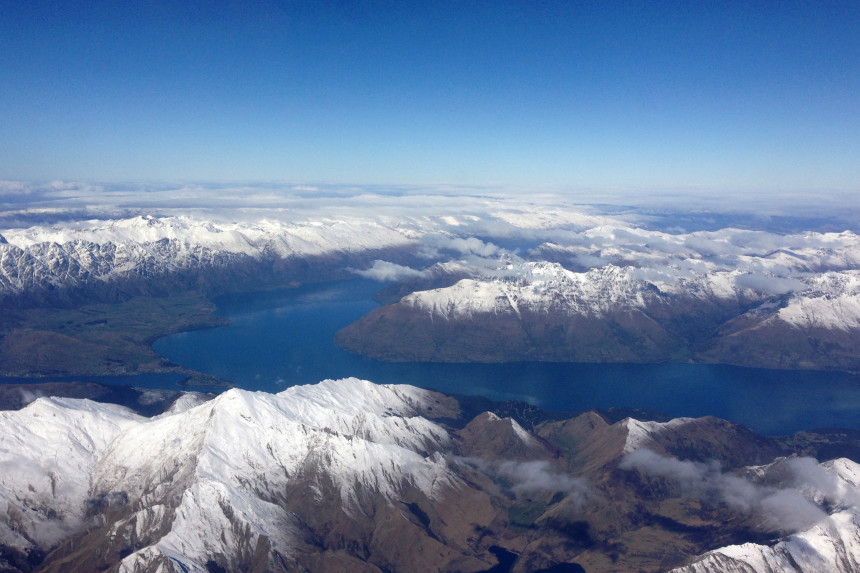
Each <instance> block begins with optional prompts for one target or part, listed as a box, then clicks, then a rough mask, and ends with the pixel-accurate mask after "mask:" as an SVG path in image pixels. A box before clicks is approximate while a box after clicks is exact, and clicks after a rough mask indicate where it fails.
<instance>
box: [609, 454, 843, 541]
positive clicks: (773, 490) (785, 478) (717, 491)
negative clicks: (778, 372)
mask: <svg viewBox="0 0 860 573" xmlns="http://www.w3.org/2000/svg"><path fill="white" fill-rule="evenodd" d="M619 467H620V468H621V469H624V470H638V471H640V472H642V473H644V474H646V475H648V476H655V477H662V478H665V479H668V480H671V481H674V482H675V483H677V484H678V486H679V487H680V489H681V491H682V494H683V495H686V496H690V497H695V498H698V499H702V500H707V501H711V502H717V503H725V504H726V506H727V507H729V508H730V509H731V510H733V511H735V512H737V513H739V514H742V515H745V516H751V517H757V518H759V519H761V522H762V526H763V527H765V528H767V529H771V530H781V531H800V530H803V529H807V528H809V527H810V526H812V525H814V524H815V523H817V522H818V521H820V520H822V519H824V518H825V517H827V513H826V512H825V511H824V510H823V509H821V507H819V505H818V504H817V503H815V501H813V500H817V501H819V502H827V503H835V504H840V503H849V502H852V501H856V500H852V499H848V498H847V496H848V495H850V494H847V493H846V492H847V490H846V488H844V487H840V484H839V481H840V480H839V478H837V477H836V476H835V475H833V474H831V473H829V472H827V471H826V470H825V469H824V468H822V467H821V466H820V465H819V464H818V462H817V461H816V460H814V459H812V458H792V459H788V460H785V461H783V462H780V463H779V464H778V465H777V466H776V469H775V470H773V471H774V472H776V473H778V474H779V477H780V480H779V482H780V486H779V487H777V486H773V485H766V484H761V483H755V482H753V481H751V480H749V479H747V478H744V477H741V476H737V475H734V474H730V473H725V472H723V471H722V468H721V466H720V464H719V462H710V463H700V462H692V461H682V460H679V459H677V458H673V457H668V456H663V455H660V454H657V453H655V452H653V451H651V450H648V449H641V450H636V451H635V452H632V453H630V454H628V455H627V456H625V457H624V459H623V460H622V461H621V463H620V464H619Z"/></svg>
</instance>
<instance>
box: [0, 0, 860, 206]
mask: <svg viewBox="0 0 860 573" xmlns="http://www.w3.org/2000/svg"><path fill="white" fill-rule="evenodd" d="M0 178H4V179H22V180H29V179H36V180H51V179H58V178H62V179H84V180H140V179H144V180H187V181H188V180H208V181H230V180H233V181H236V180H284V181H305V182H333V183H350V182H354V183H393V184H397V183H403V184H413V183H443V182H445V183H462V184H470V185H476V184H477V185H482V184H501V185H513V186H524V187H527V186H529V185H550V186H553V185H558V186H573V187H577V186H591V187H601V186H606V187H617V186H622V187H624V186H629V187H646V188H647V187H659V186H668V187H698V186H703V187H705V188H714V189H719V188H739V187H740V188H746V187H749V188H759V189H774V190H780V189H790V190H795V189H801V190H803V189H824V188H840V189H849V190H850V189H858V190H860V2H858V1H857V0H852V1H848V2H827V1H812V2H791V1H772V2H754V1H741V2H728V1H721V2H708V1H694V0H689V1H686V2H668V1H667V2H661V1H657V0H653V1H643V2H635V1H629V2H573V1H571V2H543V1H540V0H531V1H523V2H502V1H499V2H466V1H457V2H448V1H444V0H441V1H420V2H363V1H360V0H354V1H348V2H293V1H289V0H280V1H275V0H259V1H256V2H240V1H234V2H219V1H217V0H216V1H196V0H190V1H183V2H168V1H164V2H136V1H134V0H131V1H122V2H120V1H115V0H110V1H105V2H103V1H100V0H86V1H81V2H78V1H75V0H68V1H59V0H58V1H55V2H48V1H41V0H33V1H27V0H0Z"/></svg>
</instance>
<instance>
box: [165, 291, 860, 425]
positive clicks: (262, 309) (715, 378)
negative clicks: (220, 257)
mask: <svg viewBox="0 0 860 573" xmlns="http://www.w3.org/2000/svg"><path fill="white" fill-rule="evenodd" d="M379 288H380V284H379V283H377V282H373V281H369V280H364V279H355V280H349V281H342V282H335V283H327V284H322V285H308V286H303V287H300V288H295V289H285V290H279V291H272V292H264V293H254V294H245V295H240V296H231V297H225V298H222V299H220V300H219V301H218V302H217V304H218V312H219V313H220V314H222V315H223V316H225V317H226V318H228V319H229V320H230V321H231V324H230V325H229V326H225V327H219V328H213V329H208V330H198V331H192V332H184V333H180V334H175V335H171V336H168V337H165V338H162V339H160V340H158V341H157V342H156V343H155V345H154V348H155V350H156V351H158V352H159V353H161V354H163V355H164V356H167V357H168V358H169V359H170V360H172V361H173V362H176V363H178V364H181V365H183V366H186V367H188V368H193V369H195V370H199V371H202V372H205V373H207V374H211V375H214V376H217V377H219V378H224V379H227V380H230V381H232V382H234V383H235V384H236V385H237V386H239V387H241V388H246V389H249V390H263V391H266V392H278V391H281V390H283V389H285V388H287V387H289V386H293V385H296V384H312V383H316V382H318V381H320V380H324V379H327V378H332V379H337V378H344V377H349V376H355V377H358V378H364V379H367V380H371V381H373V382H376V383H380V384H413V385H415V386H420V387H423V388H431V389H435V390H439V391H441V392H448V393H460V394H472V395H481V396H486V397H487V398H490V399H493V400H508V399H517V400H524V401H526V402H529V403H531V404H534V405H536V406H539V407H542V408H545V409H549V410H560V411H569V412H579V411H584V410H589V409H592V408H611V407H630V408H642V409H648V410H654V411H659V412H663V413H665V414H669V415H671V416H705V415H712V416H717V417H720V418H724V419H727V420H731V421H733V422H736V423H739V424H743V425H744V426H747V427H750V428H752V429H754V430H756V431H758V432H760V433H763V434H768V435H785V434H790V433H793V432H796V431H799V430H803V429H813V428H850V429H858V430H860V383H858V380H857V377H856V376H852V375H850V374H847V373H843V372H821V371H789V370H768V369H754V368H740V367H735V366H726V365H708V364H686V363H684V364H679V363H664V364H571V363H547V362H518V363H508V364H439V363H420V362H419V363H416V362H410V363H385V362H380V361H377V360H372V359H369V358H366V357H362V356H357V355H354V354H350V353H348V352H345V351H343V350H341V349H340V348H338V347H337V346H335V345H334V342H333V339H334V333H335V332H336V331H337V330H338V329H340V328H342V327H344V326H346V325H347V324H349V323H350V322H352V321H354V320H356V319H358V318H359V317H361V316H362V315H364V314H366V313H367V312H369V311H370V310H372V309H373V308H374V307H376V306H377V303H376V302H374V301H373V299H372V296H373V294H374V293H375V292H376V291H377V290H378V289H379Z"/></svg>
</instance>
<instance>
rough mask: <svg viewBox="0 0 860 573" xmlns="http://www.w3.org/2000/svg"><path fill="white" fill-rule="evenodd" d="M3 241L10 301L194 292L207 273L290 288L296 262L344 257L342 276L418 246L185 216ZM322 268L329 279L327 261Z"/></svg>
mask: <svg viewBox="0 0 860 573" xmlns="http://www.w3.org/2000/svg"><path fill="white" fill-rule="evenodd" d="M3 238H4V240H3V241H2V242H0V296H5V297H8V296H11V295H27V294H32V295H38V294H40V293H44V292H51V291H56V290H58V289H64V290H68V289H76V288H78V289H89V290H90V291H91V292H96V293H98V292H99V289H104V288H106V286H105V285H110V284H120V285H122V284H131V285H132V286H134V283H135V281H140V280H144V279H147V280H152V279H162V280H164V281H165V284H166V285H168V286H169V285H171V282H170V281H171V280H176V279H177V277H179V278H182V277H183V273H185V274H188V275H190V276H191V277H192V279H188V281H190V282H189V284H188V285H186V286H185V288H190V287H192V286H195V285H196V286H199V275H200V274H201V273H205V272H207V271H209V272H221V273H226V274H227V275H228V276H230V275H231V274H238V275H239V277H241V276H243V275H249V274H250V275H256V276H253V277H252V279H251V281H252V283H253V282H256V284H258V285H259V284H265V281H267V280H272V279H271V277H270V276H269V275H273V274H274V275H275V276H276V279H277V280H280V282H281V283H283V284H289V282H290V281H291V280H295V279H297V278H300V277H299V276H298V275H299V273H298V272H297V271H296V269H294V268H292V267H291V266H290V265H289V264H288V261H290V260H292V259H308V258H313V257H316V258H324V257H326V256H332V255H340V256H341V257H346V258H345V259H338V260H337V261H336V262H337V264H338V265H339V266H340V270H341V273H343V272H344V267H347V266H349V264H350V262H354V261H352V259H350V258H349V256H350V255H353V256H354V255H356V254H360V253H365V252H368V253H371V252H377V251H380V250H383V249H386V248H402V247H405V246H407V245H409V244H410V243H411V242H412V240H411V239H410V238H409V237H408V236H406V235H405V234H403V233H401V232H399V231H398V230H397V229H395V228H392V227H387V226H384V225H382V224H379V223H377V222H374V221H368V220H355V221H343V220H338V221H327V220H319V221H317V220H315V221H307V222H299V223H284V222H280V221H276V220H266V219H264V220H260V221H257V222H256V223H216V222H211V221H206V220H201V219H193V218H190V217H185V216H172V217H152V216H140V217H135V218H131V219H121V220H108V221H85V222H78V223H76V224H74V225H70V226H61V227H32V228H27V229H13V230H7V231H4V236H3ZM319 266H320V267H321V270H320V271H318V272H324V270H325V263H324V261H320V262H319ZM281 267H284V268H281ZM279 271H280V272H281V274H283V275H284V276H278V272H279ZM234 280H235V279H234ZM150 288H156V289H158V286H157V285H156V286H155V287H153V286H152V285H150ZM162 290H167V291H169V290H170V288H163V289H162ZM144 292H145V291H144Z"/></svg>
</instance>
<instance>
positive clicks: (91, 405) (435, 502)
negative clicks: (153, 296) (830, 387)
mask: <svg viewBox="0 0 860 573" xmlns="http://www.w3.org/2000/svg"><path fill="white" fill-rule="evenodd" d="M468 410H469V405H468V404H466V403H462V404H461V403H458V402H457V400H455V399H453V398H450V397H446V396H444V395H442V394H438V393H434V392H430V391H427V390H421V389H418V388H414V387H410V386H376V385H374V384H371V383H369V382H364V381H359V380H355V379H347V380H341V381H325V382H322V383H320V384H317V385H313V386H301V387H294V388H290V389H288V390H286V391H284V392H282V393H280V394H277V395H271V394H265V393H253V392H246V391H240V390H231V391H229V392H226V393H224V394H222V395H220V396H218V397H217V398H214V399H212V400H209V401H205V402H202V403H201V402H200V397H199V396H195V395H189V397H188V398H187V399H180V400H179V401H177V402H176V403H175V404H174V405H173V406H172V407H171V408H170V409H169V410H168V411H167V412H165V413H164V414H161V415H158V416H155V417H153V418H144V417H141V416H139V415H137V414H135V413H133V412H132V411H130V410H128V409H126V408H124V407H122V406H117V405H109V404H101V403H97V402H92V401H89V400H81V399H72V398H39V399H37V400H35V401H33V402H32V403H30V404H29V405H28V406H26V407H25V408H23V409H22V410H18V411H7V412H0V435H2V436H3V440H2V442H0V466H2V467H5V468H9V469H10V471H4V472H2V473H0V568H2V570H5V571H36V570H38V571H70V570H77V571H80V570H111V571H128V572H131V571H162V572H168V571H169V572H174V571H175V572H180V571H184V572H189V571H210V572H211V571H344V570H350V571H515V572H525V571H582V570H585V571H588V572H596V571H619V572H620V571H631V570H640V571H666V570H668V569H671V568H673V567H680V566H685V565H686V564H687V563H688V562H689V563H690V565H689V566H688V568H686V569H683V571H717V570H726V569H725V567H723V565H725V564H726V563H732V564H733V566H734V567H735V568H736V569H737V570H743V571H762V572H763V571H769V572H782V571H786V572H787V571H795V570H801V569H798V568H797V564H806V563H811V564H813V565H815V566H821V567H823V568H820V569H818V570H828V571H854V570H855V569H854V568H853V567H854V565H853V564H855V563H857V562H858V560H860V545H858V544H857V543H856V539H857V537H858V533H857V532H858V531H860V529H858V527H857V525H856V505H855V504H856V503H857V500H858V499H860V498H858V495H860V481H858V476H860V466H858V465H857V464H855V463H854V462H853V461H850V460H847V459H836V460H833V461H830V462H827V463H824V464H818V463H817V462H816V461H815V460H813V459H812V458H807V457H788V458H786V457H782V456H785V455H787V454H791V453H792V452H798V451H799V450H796V449H794V448H793V447H792V446H790V445H789V444H790V440H777V439H772V438H764V437H761V436H758V435H756V434H754V433H753V432H751V431H749V430H746V429H745V428H742V427H740V426H736V425H733V424H730V423H728V422H725V421H722V420H718V419H715V418H701V419H677V420H672V421H670V422H664V423H658V422H647V421H644V422H643V421H637V420H633V419H630V418H626V419H624V420H622V421H619V422H616V423H614V424H610V423H609V422H607V421H606V420H605V419H604V418H602V417H601V416H599V415H598V414H596V413H586V414H583V415H581V416H578V417H576V418H572V419H569V420H556V421H553V420H552V419H551V418H549V419H546V421H543V422H538V420H539V419H540V417H535V416H532V418H531V420H530V422H526V421H525V420H522V421H523V423H525V424H527V426H523V424H521V423H519V422H517V421H516V420H513V419H511V418H504V417H500V416H499V415H497V414H494V413H491V412H485V413H481V414H479V415H477V416H474V417H472V418H471V419H470V417H471V416H470V415H468V416H467V415H465V412H467V411H468ZM532 414H534V412H533V413H532ZM808 445H809V444H808V443H807V447H808ZM855 445H856V444H855ZM802 453H803V452H802ZM12 468H14V471H12ZM804 544H805V545H804ZM797 552H801V553H797ZM698 555H702V557H697V556H698ZM803 559H806V561H804V560H803ZM727 560H734V561H727ZM744 563H746V564H747V565H744ZM763 563H767V564H769V566H770V567H771V568H770V569H767V568H764V566H763V565H762V564H763ZM721 567H723V568H722V569H721ZM743 567H747V568H745V569H744V568H743ZM803 570H811V569H803Z"/></svg>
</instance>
